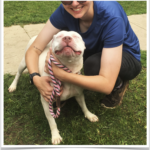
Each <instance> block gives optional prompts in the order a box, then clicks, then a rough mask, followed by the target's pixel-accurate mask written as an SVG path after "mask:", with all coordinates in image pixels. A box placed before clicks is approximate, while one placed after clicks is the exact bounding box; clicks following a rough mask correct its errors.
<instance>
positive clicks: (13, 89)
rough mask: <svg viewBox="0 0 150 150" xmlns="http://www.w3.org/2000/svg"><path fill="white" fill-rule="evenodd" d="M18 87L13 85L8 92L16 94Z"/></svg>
mask: <svg viewBox="0 0 150 150" xmlns="http://www.w3.org/2000/svg"><path fill="white" fill-rule="evenodd" d="M16 88H17V87H16V85H13V84H11V85H10V87H9V88H8V91H9V92H10V93H11V92H14V91H15V90H16Z"/></svg>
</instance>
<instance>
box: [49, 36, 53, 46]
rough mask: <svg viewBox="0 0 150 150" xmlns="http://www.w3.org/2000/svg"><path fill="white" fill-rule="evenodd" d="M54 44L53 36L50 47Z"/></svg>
mask: <svg viewBox="0 0 150 150" xmlns="http://www.w3.org/2000/svg"><path fill="white" fill-rule="evenodd" d="M52 44H53V38H52V40H51V42H50V47H52Z"/></svg>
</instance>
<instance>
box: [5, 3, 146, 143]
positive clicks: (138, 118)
mask: <svg viewBox="0 0 150 150" xmlns="http://www.w3.org/2000/svg"><path fill="white" fill-rule="evenodd" d="M119 3H121V5H122V6H123V7H124V9H125V11H126V13H127V14H128V15H131V14H139V13H146V2H144V1H134V2H132V1H131V2H129V1H128V2H123V1H121V2H119ZM59 4H60V2H49V1H45V2H39V1H38V2H33V1H32V2H31V1H30V2H29V1H28V2H24V1H22V2H18V1H15V2H4V25H5V26H11V25H14V24H19V25H24V24H30V23H43V22H46V20H47V19H48V17H49V16H50V15H51V13H52V12H53V11H54V10H55V9H56V8H57V7H58V6H59ZM137 8H138V9H137ZM18 12H19V13H18ZM35 12H36V13H35ZM41 12H42V13H41ZM43 12H44V13H43ZM146 55H147V53H146V52H145V51H141V62H142V71H141V72H140V74H139V75H138V76H137V77H136V78H135V79H133V80H132V81H130V82H129V88H128V89H127V91H126V93H125V96H124V99H123V103H122V105H121V106H120V107H117V108H116V109H113V110H109V109H105V108H103V107H101V106H100V99H101V98H102V97H104V95H103V94H100V93H97V92H92V91H88V90H85V91H84V94H85V100H86V104H87V107H88V108H89V110H90V111H91V112H92V113H94V114H96V115H97V116H98V117H99V122H97V123H91V122H89V121H88V120H87V119H86V118H85V117H84V115H83V113H82V111H81V109H80V107H79V105H78V104H77V102H76V101H75V99H74V98H71V99H69V100H68V101H67V103H66V105H65V106H64V107H63V108H62V109H61V115H60V117H59V118H58V119H56V123H57V125H58V129H59V130H60V135H61V136H62V137H63V142H62V143H61V144H62V145H146V144H147V143H146V132H147V126H146V124H147V121H146V111H147V105H146V91H147V89H146V82H147V76H146V75H147V65H146ZM13 79H14V76H13V75H10V74H5V75H4V145H51V133H50V129H49V125H48V122H47V119H46V117H45V115H44V111H43V107H42V105H41V102H40V95H39V92H38V90H37V89H36V88H35V87H34V86H31V85H30V83H29V74H23V75H22V76H21V78H20V80H19V83H18V90H17V91H15V92H13V93H9V92H8V90H7V89H8V87H9V85H10V84H11V82H12V81H13Z"/></svg>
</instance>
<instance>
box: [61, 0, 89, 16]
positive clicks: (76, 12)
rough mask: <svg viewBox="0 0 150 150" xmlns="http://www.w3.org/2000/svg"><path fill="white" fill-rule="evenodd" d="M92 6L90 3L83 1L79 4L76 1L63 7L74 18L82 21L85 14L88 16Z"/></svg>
mask: <svg viewBox="0 0 150 150" xmlns="http://www.w3.org/2000/svg"><path fill="white" fill-rule="evenodd" d="M91 5H92V2H91V1H85V2H84V3H79V2H78V1H73V2H72V4H70V5H64V4H63V6H64V8H65V10H66V11H67V12H68V13H69V14H71V15H72V16H73V17H74V18H80V19H82V18H83V17H85V15H86V13H87V14H88V12H89V10H90V6H91Z"/></svg>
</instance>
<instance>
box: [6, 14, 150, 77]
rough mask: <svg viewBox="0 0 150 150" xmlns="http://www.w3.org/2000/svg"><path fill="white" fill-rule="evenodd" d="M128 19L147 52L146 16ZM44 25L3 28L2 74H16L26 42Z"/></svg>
mask: <svg viewBox="0 0 150 150" xmlns="http://www.w3.org/2000/svg"><path fill="white" fill-rule="evenodd" d="M128 19H129V21H130V24H131V26H132V29H133V30H134V32H135V33H136V35H137V37H138V38H139V41H140V47H141V50H147V15H146V14H143V15H132V16H128ZM44 25H45V24H34V25H33V24H31V25H25V26H24V27H23V28H22V27H21V26H19V25H17V26H11V27H4V74H5V73H10V74H13V75H14V74H16V72H17V69H18V66H19V63H20V61H21V60H22V58H23V55H24V49H25V47H26V45H27V43H28V41H29V40H30V39H31V37H33V36H35V35H37V34H39V32H40V31H41V30H42V28H43V27H44ZM26 71H27V70H25V72H26Z"/></svg>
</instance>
